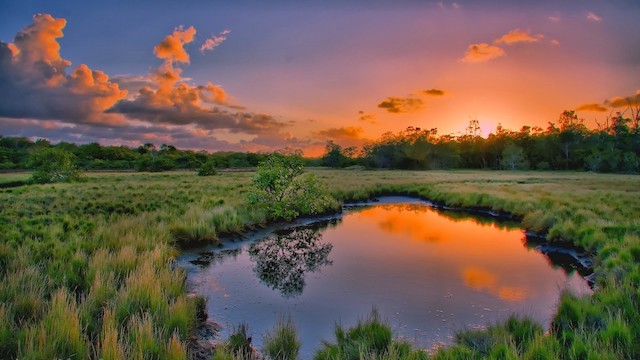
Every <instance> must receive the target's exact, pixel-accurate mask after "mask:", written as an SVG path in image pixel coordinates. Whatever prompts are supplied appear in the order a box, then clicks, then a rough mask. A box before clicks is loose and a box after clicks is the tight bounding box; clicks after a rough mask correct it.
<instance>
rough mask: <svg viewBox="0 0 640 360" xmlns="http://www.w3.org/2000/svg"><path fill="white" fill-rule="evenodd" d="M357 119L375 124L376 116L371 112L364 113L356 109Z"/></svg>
mask: <svg viewBox="0 0 640 360" xmlns="http://www.w3.org/2000/svg"><path fill="white" fill-rule="evenodd" d="M358 120H360V121H364V122H368V123H370V124H376V116H375V115H373V114H365V112H364V111H362V110H360V111H358Z"/></svg>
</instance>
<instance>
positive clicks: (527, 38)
mask: <svg viewBox="0 0 640 360" xmlns="http://www.w3.org/2000/svg"><path fill="white" fill-rule="evenodd" d="M543 37H544V35H542V34H538V35H534V36H531V34H530V31H529V30H527V31H523V30H520V29H513V30H511V31H509V32H508V33H506V34H504V35H502V36H501V37H500V38H498V39H496V40H495V41H494V43H496V44H506V45H513V44H517V43H535V42H538V41H540V39H542V38H543Z"/></svg>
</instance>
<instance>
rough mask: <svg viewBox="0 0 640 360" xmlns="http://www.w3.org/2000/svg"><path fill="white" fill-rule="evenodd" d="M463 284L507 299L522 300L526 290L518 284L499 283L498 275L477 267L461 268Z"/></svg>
mask: <svg viewBox="0 0 640 360" xmlns="http://www.w3.org/2000/svg"><path fill="white" fill-rule="evenodd" d="M461 272H462V279H463V281H464V284H465V285H466V286H468V287H470V288H472V289H474V290H478V291H487V292H489V293H491V294H493V295H495V296H497V297H498V298H500V299H502V300H505V301H509V302H515V301H521V300H524V299H525V297H526V294H527V290H526V289H524V288H521V287H518V286H508V285H501V284H500V278H499V275H497V274H493V273H490V272H489V271H487V270H485V269H482V268H479V267H473V266H470V267H466V268H463V269H462V271H461Z"/></svg>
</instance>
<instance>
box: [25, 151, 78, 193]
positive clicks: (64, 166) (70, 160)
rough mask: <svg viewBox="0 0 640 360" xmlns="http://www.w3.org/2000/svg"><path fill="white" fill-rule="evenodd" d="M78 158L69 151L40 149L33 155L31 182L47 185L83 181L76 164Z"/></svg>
mask: <svg viewBox="0 0 640 360" xmlns="http://www.w3.org/2000/svg"><path fill="white" fill-rule="evenodd" d="M75 160H76V157H75V155H73V154H72V153H70V152H68V151H64V150H62V149H56V148H40V149H37V150H35V151H33V152H32V153H31V156H30V167H31V168H32V169H33V174H32V175H31V182H33V183H36V184H46V183H53V182H73V181H79V180H81V179H82V176H81V173H80V170H79V169H78V168H77V166H76V163H75Z"/></svg>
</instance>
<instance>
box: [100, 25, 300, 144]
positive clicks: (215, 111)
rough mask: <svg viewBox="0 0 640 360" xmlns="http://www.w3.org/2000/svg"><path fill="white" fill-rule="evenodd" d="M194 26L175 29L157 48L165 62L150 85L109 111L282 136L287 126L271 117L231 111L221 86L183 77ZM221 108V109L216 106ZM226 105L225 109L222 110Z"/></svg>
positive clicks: (148, 119) (165, 121)
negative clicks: (189, 80) (178, 63)
mask: <svg viewBox="0 0 640 360" xmlns="http://www.w3.org/2000/svg"><path fill="white" fill-rule="evenodd" d="M195 33H196V30H195V29H194V28H193V26H190V27H189V28H187V29H184V28H183V27H182V26H180V27H178V28H176V29H175V30H174V32H173V33H172V34H171V35H168V36H166V37H165V38H164V40H162V41H161V42H160V43H159V44H158V45H156V47H155V48H154V52H155V54H156V56H157V57H158V58H159V59H162V60H164V62H163V63H162V65H160V66H159V67H158V69H156V71H155V72H154V73H153V75H152V76H151V79H150V80H151V82H152V84H153V85H151V86H143V87H142V88H141V89H140V90H139V91H138V94H137V95H136V96H135V97H134V98H133V99H130V100H123V101H120V102H119V103H118V104H116V105H115V106H114V107H113V108H111V109H110V112H114V113H120V114H124V115H125V116H127V117H128V118H131V119H136V120H142V121H146V122H150V123H156V124H171V125H195V126H197V127H199V128H201V129H207V130H211V129H221V130H226V131H229V132H231V133H246V134H252V135H258V134H261V135H266V134H270V136H272V137H271V138H269V139H268V141H272V140H273V136H276V137H279V138H281V139H282V138H283V137H284V135H282V136H279V135H278V134H279V131H280V130H281V129H283V128H284V127H286V126H288V124H286V123H284V122H281V121H279V120H277V119H275V118H274V117H272V116H270V115H268V114H257V113H251V112H239V111H231V110H230V109H233V110H235V109H234V108H235V107H233V106H229V104H227V102H226V101H227V99H228V95H227V93H226V92H225V91H224V89H222V87H220V86H217V85H214V84H212V83H207V84H206V85H190V84H187V83H186V82H185V79H183V78H182V76H181V74H182V69H181V68H180V67H177V66H176V65H175V63H176V62H181V63H189V54H188V53H187V52H186V50H185V49H184V45H185V44H188V43H189V42H191V41H193V39H194V35H195ZM216 105H218V106H216ZM220 106H223V107H224V108H221V107H220Z"/></svg>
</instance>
